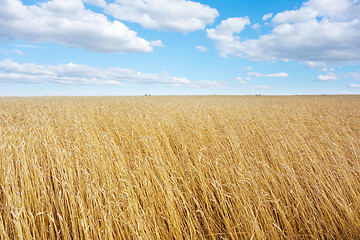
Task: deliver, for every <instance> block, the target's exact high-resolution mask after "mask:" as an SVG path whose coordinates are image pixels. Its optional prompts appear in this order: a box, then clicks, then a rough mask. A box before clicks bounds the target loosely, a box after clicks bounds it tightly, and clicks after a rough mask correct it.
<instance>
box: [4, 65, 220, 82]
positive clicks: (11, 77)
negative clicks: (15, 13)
mask: <svg viewBox="0 0 360 240" xmlns="http://www.w3.org/2000/svg"><path fill="white" fill-rule="evenodd" d="M0 81H1V82H17V83H19V82H21V83H40V82H54V83H61V84H80V85H118V86H122V85H125V84H126V83H142V84H156V85H161V86H171V87H214V88H224V87H225V86H226V84H225V83H223V82H218V81H198V82H194V81H190V80H188V79H186V78H178V77H174V76H171V75H169V74H168V73H160V74H145V73H141V72H138V71H136V70H133V69H125V68H118V67H111V68H105V69H101V68H94V67H90V66H86V65H79V64H74V63H68V64H59V65H56V66H53V65H36V64H34V63H25V64H19V63H17V62H14V61H12V60H9V59H5V60H2V61H0Z"/></svg>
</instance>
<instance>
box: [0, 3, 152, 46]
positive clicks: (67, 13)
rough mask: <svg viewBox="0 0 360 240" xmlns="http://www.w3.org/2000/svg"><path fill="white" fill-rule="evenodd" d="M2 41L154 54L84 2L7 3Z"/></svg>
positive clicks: (1, 16) (0, 16) (0, 15)
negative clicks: (87, 6) (22, 41)
mask: <svg viewBox="0 0 360 240" xmlns="http://www.w3.org/2000/svg"><path fill="white" fill-rule="evenodd" d="M0 39H6V40H15V39H22V40H26V41H30V42H49V41H50V42H55V43H59V44H64V45H67V46H70V47H76V48H83V49H87V50H91V51H97V52H150V51H152V50H153V49H152V47H151V46H150V43H149V42H148V41H146V40H145V39H143V38H140V37H138V36H137V33H136V32H134V31H131V30H129V28H128V27H127V26H125V25H124V24H123V23H121V22H119V21H113V22H111V21H109V20H108V18H107V17H106V16H105V15H103V14H99V13H95V12H92V11H90V10H88V9H85V7H84V4H83V2H82V1H81V0H52V1H47V2H42V3H38V4H37V5H31V6H25V5H23V4H22V2H21V1H20V0H3V1H2V3H1V8H0Z"/></svg>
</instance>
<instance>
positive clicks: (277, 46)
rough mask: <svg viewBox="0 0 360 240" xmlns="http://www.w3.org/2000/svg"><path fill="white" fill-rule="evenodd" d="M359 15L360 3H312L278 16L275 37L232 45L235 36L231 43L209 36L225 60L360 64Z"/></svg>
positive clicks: (237, 41)
mask: <svg viewBox="0 0 360 240" xmlns="http://www.w3.org/2000/svg"><path fill="white" fill-rule="evenodd" d="M359 12H360V1H358V0H310V1H308V2H305V3H304V4H303V6H302V7H301V8H300V9H298V10H292V11H285V12H281V13H278V14H277V15H275V16H274V18H273V19H272V24H273V25H274V28H273V29H272V31H271V33H269V34H267V35H262V36H260V37H259V38H258V39H247V40H244V41H241V40H240V39H236V38H235V39H233V40H232V41H229V39H231V36H228V38H227V39H225V38H212V37H211V36H209V35H208V36H209V38H212V39H214V40H216V41H217V44H216V46H217V48H218V49H219V52H220V55H221V56H227V55H234V56H239V57H247V58H249V59H252V60H272V59H280V60H295V61H313V62H321V61H322V62H348V61H360V45H359V42H360V15H359ZM265 18H266V17H265ZM235 33H236V32H235V31H234V32H233V34H235ZM233 37H234V36H233Z"/></svg>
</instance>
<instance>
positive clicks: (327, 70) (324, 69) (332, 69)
mask: <svg viewBox="0 0 360 240" xmlns="http://www.w3.org/2000/svg"><path fill="white" fill-rule="evenodd" d="M320 71H322V72H333V71H335V68H332V67H329V66H325V67H323V68H321V69H320Z"/></svg>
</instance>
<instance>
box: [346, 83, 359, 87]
mask: <svg viewBox="0 0 360 240" xmlns="http://www.w3.org/2000/svg"><path fill="white" fill-rule="evenodd" d="M349 87H350V88H360V84H353V83H351V84H349Z"/></svg>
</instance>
